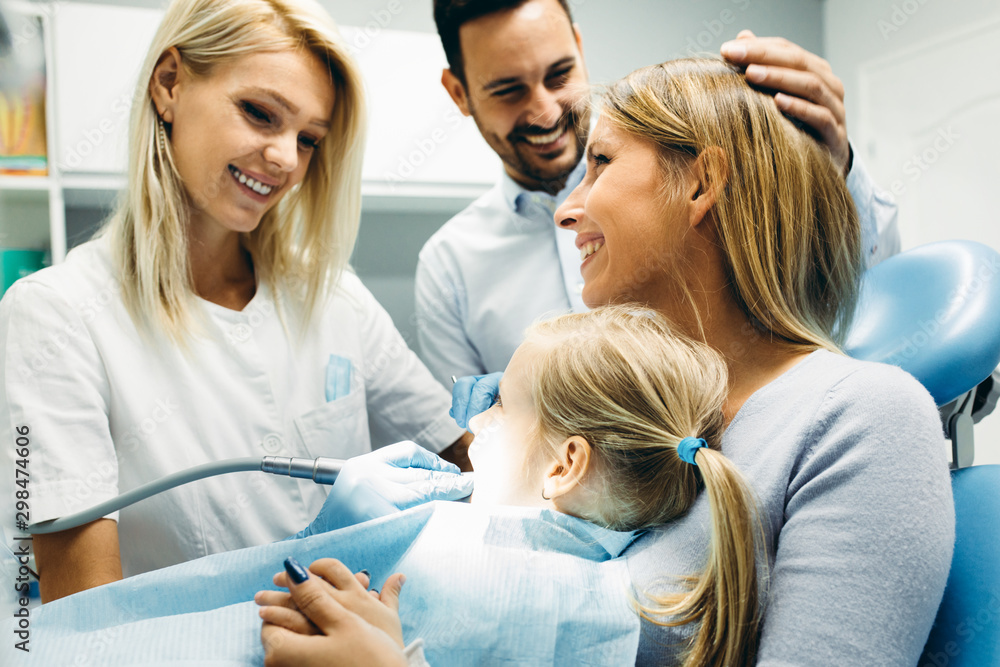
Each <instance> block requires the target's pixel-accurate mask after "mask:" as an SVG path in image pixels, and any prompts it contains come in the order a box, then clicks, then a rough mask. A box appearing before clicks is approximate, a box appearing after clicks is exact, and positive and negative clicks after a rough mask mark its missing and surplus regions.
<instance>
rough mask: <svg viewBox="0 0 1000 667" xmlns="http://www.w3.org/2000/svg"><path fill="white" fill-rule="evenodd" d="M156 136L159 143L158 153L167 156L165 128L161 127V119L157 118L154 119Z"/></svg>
mask: <svg viewBox="0 0 1000 667" xmlns="http://www.w3.org/2000/svg"><path fill="white" fill-rule="evenodd" d="M156 124H157V128H156V136H157V140H158V141H159V143H160V153H161V154H163V155H166V154H167V128H165V127H164V126H163V118H162V117H159V116H157V118H156Z"/></svg>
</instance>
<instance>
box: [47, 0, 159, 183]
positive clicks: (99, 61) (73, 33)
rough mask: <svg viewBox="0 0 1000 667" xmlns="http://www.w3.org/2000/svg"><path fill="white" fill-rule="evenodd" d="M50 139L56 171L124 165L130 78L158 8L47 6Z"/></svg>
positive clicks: (115, 170) (114, 170)
mask: <svg viewBox="0 0 1000 667" xmlns="http://www.w3.org/2000/svg"><path fill="white" fill-rule="evenodd" d="M52 7H53V15H52V26H53V36H54V40H53V51H54V58H55V63H54V66H53V68H52V74H53V76H54V77H55V87H54V88H55V90H54V94H55V100H54V101H55V105H56V114H55V116H56V146H55V150H52V151H50V153H51V155H52V156H53V157H54V159H55V161H56V164H57V166H58V167H59V170H60V171H61V172H63V173H66V172H69V173H85V174H122V173H124V172H125V164H126V152H125V149H126V147H127V141H128V117H129V111H130V108H131V103H132V94H133V92H134V91H135V85H136V79H137V77H138V75H139V69H140V68H141V67H142V61H143V58H145V56H146V51H147V50H148V49H149V45H150V43H151V42H152V40H153V34H154V33H155V32H156V28H157V27H158V26H159V23H160V19H161V18H162V16H163V12H162V11H160V10H156V9H141V8H136V7H110V6H104V5H92V4H89V3H86V4H85V3H74V2H62V3H56V4H54V5H53V6H52Z"/></svg>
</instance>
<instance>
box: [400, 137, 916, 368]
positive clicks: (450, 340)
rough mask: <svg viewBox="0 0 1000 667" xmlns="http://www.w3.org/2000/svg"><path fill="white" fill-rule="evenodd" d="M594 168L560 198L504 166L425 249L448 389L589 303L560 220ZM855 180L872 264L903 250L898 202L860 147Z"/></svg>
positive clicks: (423, 283)
mask: <svg viewBox="0 0 1000 667" xmlns="http://www.w3.org/2000/svg"><path fill="white" fill-rule="evenodd" d="M585 172H586V165H585V163H584V162H581V163H580V164H579V165H577V168H576V169H575V170H574V171H573V173H572V174H570V176H569V178H568V179H567V182H566V187H565V188H564V189H563V190H562V191H561V192H559V193H558V194H557V195H556V196H554V197H553V196H551V195H547V194H545V193H543V192H531V191H528V190H525V189H524V188H523V187H521V186H520V185H518V184H517V183H516V182H514V180H513V179H512V178H511V177H510V176H508V175H507V174H506V172H505V173H504V174H503V177H502V179H501V181H500V183H498V184H497V185H496V187H494V188H493V189H491V190H490V191H489V192H487V193H486V194H484V195H483V196H482V197H480V198H479V199H478V200H476V201H475V202H473V203H472V204H471V205H470V206H469V207H468V208H466V209H465V210H464V211H462V212H461V213H459V214H458V215H456V216H455V217H454V218H452V219H451V220H449V221H448V222H447V223H445V225H444V226H443V227H441V229H440V230H438V232H437V233H436V234H434V236H432V237H431V239H430V240H429V241H427V244H426V245H424V248H423V250H421V251H420V261H419V263H418V264H417V281H416V306H417V309H416V320H417V339H418V341H419V342H420V355H421V358H422V359H423V360H424V363H426V364H427V367H428V368H430V369H431V372H432V373H433V374H434V376H435V377H436V378H437V379H438V381H439V382H441V383H443V384H444V385H445V386H446V387H450V386H451V382H450V381H448V379H447V378H448V377H449V376H451V375H457V376H462V375H478V374H480V373H490V372H493V371H502V370H503V369H504V368H506V367H507V362H508V361H510V358H511V356H512V355H513V354H514V350H515V349H517V346H518V345H520V344H521V340H522V339H523V338H524V330H525V329H526V328H527V327H528V326H530V325H531V324H532V323H533V322H534V321H535V320H537V319H540V318H545V317H550V316H553V315H559V314H562V313H565V312H568V311H570V310H572V311H575V312H579V311H581V310H584V309H585V308H586V307H585V306H584V305H583V301H582V299H581V296H580V295H581V293H582V291H583V278H581V277H580V251H579V250H578V249H577V247H576V233H575V232H573V231H571V230H566V229H560V228H557V227H556V225H555V222H554V220H553V214H554V213H555V210H556V208H557V207H558V206H559V205H560V204H561V203H562V202H563V201H564V200H565V199H566V197H568V196H569V193H570V192H572V190H573V188H575V187H576V186H577V185H578V184H579V182H580V181H581V180H582V179H583V176H584V174H585ZM847 187H848V189H849V190H850V192H851V195H852V197H853V198H854V203H855V204H856V205H857V207H858V215H859V216H860V218H861V232H862V247H863V249H864V252H865V259H866V261H867V262H868V264H869V265H873V264H876V263H878V262H879V261H881V260H882V259H884V258H886V257H889V256H891V255H893V254H895V253H897V252H899V230H898V227H897V209H896V204H895V203H894V202H893V201H892V198H891V197H890V196H889V195H888V194H886V193H884V192H882V191H880V190H879V189H878V188H877V187H876V186H875V184H874V183H872V181H871V179H870V178H869V176H868V173H867V172H866V171H865V169H864V165H863V164H861V161H860V159H859V158H858V156H857V155H855V156H854V163H853V165H852V166H851V172H850V174H848V177H847Z"/></svg>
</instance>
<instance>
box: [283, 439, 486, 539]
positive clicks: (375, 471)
mask: <svg viewBox="0 0 1000 667" xmlns="http://www.w3.org/2000/svg"><path fill="white" fill-rule="evenodd" d="M471 493H472V476H471V475H462V474H460V471H459V469H458V466H456V465H454V464H451V463H448V462H447V461H445V460H444V459H442V458H441V457H440V456H438V455H437V454H433V453H431V452H429V451H427V450H426V449H424V448H423V447H421V446H420V445H418V444H417V443H415V442H410V441H409V440H404V441H403V442H397V443H396V444H394V445H389V446H388V447H383V448H381V449H377V450H375V451H374V452H370V453H368V454H365V455H363V456H356V457H354V458H352V459H349V460H348V461H347V463H346V464H345V465H344V468H343V470H341V471H340V474H339V475H337V481H336V482H335V483H334V485H333V487H332V488H331V489H330V495H328V496H327V498H326V501H325V502H324V503H323V508H322V509H321V510H320V511H319V514H318V515H317V516H316V518H315V519H313V522H312V523H310V524H309V525H308V526H306V527H305V529H303V530H302V531H300V532H299V533H297V534H296V535H294V536H293V538H299V537H308V536H310V535H316V534H318V533H325V532H327V531H331V530H337V529H338V528H344V527H346V526H353V525H354V524H356V523H361V522H363V521H368V520H370V519H375V518H378V517H380V516H386V515H388V514H393V513H395V512H400V511H402V510H405V509H409V508H410V507H413V506H415V505H420V504H423V503H429V502H431V501H432V500H461V499H462V498H466V497H468V496H469V495H470V494H471Z"/></svg>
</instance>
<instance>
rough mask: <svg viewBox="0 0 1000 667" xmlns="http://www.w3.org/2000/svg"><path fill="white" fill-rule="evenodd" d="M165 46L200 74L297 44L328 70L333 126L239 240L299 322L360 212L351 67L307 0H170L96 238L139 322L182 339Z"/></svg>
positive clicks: (183, 218)
mask: <svg viewBox="0 0 1000 667" xmlns="http://www.w3.org/2000/svg"><path fill="white" fill-rule="evenodd" d="M171 47H176V48H177V50H178V52H179V53H180V57H181V61H182V65H183V67H185V68H186V69H187V71H188V72H189V73H190V74H192V75H193V76H196V77H206V76H209V75H211V74H212V71H213V69H214V68H215V67H216V66H218V65H221V64H223V63H228V62H232V61H234V60H237V59H239V58H241V57H243V56H246V55H250V54H256V53H262V52H278V51H287V50H289V49H306V50H308V51H307V52H309V53H312V54H313V55H315V56H316V57H317V58H318V59H319V61H320V62H321V63H323V64H324V66H325V67H326V68H327V69H328V70H329V73H330V81H331V84H332V85H333V88H334V100H335V102H334V108H333V116H332V118H331V119H330V130H329V132H328V134H327V135H326V136H325V137H324V138H323V140H322V141H321V142H320V143H319V145H318V146H317V148H316V149H315V150H314V152H313V155H312V158H311V162H310V164H309V168H308V170H307V172H306V175H305V178H304V179H303V181H302V183H300V184H299V186H298V187H297V188H295V189H294V190H293V191H291V192H289V193H288V194H287V195H286V196H285V197H284V199H282V200H281V201H280V202H279V204H278V205H277V206H275V207H274V208H272V209H271V210H269V211H268V212H267V213H266V214H265V215H264V216H263V218H262V220H261V222H260V224H259V225H258V226H257V228H256V229H254V230H253V231H252V232H250V233H247V234H244V235H243V237H242V243H243V245H244V247H245V248H246V250H247V251H248V252H249V253H250V255H251V257H252V259H253V266H254V271H255V273H256V277H257V279H258V280H260V281H267V282H269V283H270V284H272V285H273V286H275V287H280V286H284V287H286V288H289V287H291V286H292V285H295V286H296V289H297V292H296V293H295V297H296V299H297V300H299V301H300V303H301V305H302V309H303V314H304V317H305V320H306V321H308V320H309V318H310V316H311V314H312V313H313V312H314V310H315V308H316V306H317V304H320V303H322V302H323V301H324V300H325V298H326V296H327V295H328V294H329V293H330V291H331V290H333V289H334V287H335V285H336V283H337V280H338V279H339V276H340V272H341V271H342V270H343V268H344V267H345V266H346V265H347V262H348V260H349V259H350V255H351V251H352V250H353V247H354V242H355V239H356V237H357V232H358V222H359V219H360V215H361V160H362V157H363V153H364V134H365V106H364V89H363V83H362V79H361V74H360V71H359V70H358V68H357V66H356V64H355V63H354V61H353V59H352V58H351V56H350V54H349V52H348V49H347V47H346V44H345V43H344V41H343V40H342V39H341V37H340V34H339V32H338V31H337V27H336V26H335V25H334V23H333V20H332V19H331V18H330V16H329V15H328V14H327V13H326V11H325V10H324V9H323V8H322V7H320V5H319V4H317V3H316V2H314V1H313V0H175V1H174V2H173V3H171V5H170V7H169V8H168V9H167V12H166V15H165V16H164V18H163V22H162V23H161V24H160V27H159V29H158V30H157V32H156V35H155V36H154V38H153V43H152V46H151V47H150V49H149V53H148V55H147V56H146V60H145V62H144V63H143V66H142V70H141V72H140V75H139V82H138V85H137V86H136V92H135V97H134V99H133V104H132V112H131V121H130V127H129V139H130V141H129V160H128V190H127V191H126V192H125V193H124V195H123V197H122V198H121V199H120V200H119V203H118V205H117V206H116V209H115V211H114V213H113V214H112V216H111V218H110V219H109V221H108V223H107V224H106V225H105V227H104V229H103V230H102V232H101V233H102V234H104V235H107V236H110V239H111V246H112V253H113V257H114V262H115V264H116V266H117V269H118V271H119V274H120V279H121V283H122V296H123V299H124V302H125V305H126V307H127V308H128V311H129V313H130V314H131V316H132V318H133V320H134V321H135V322H136V324H137V325H138V326H140V328H143V326H144V325H145V326H146V327H149V326H152V325H158V328H160V329H162V330H164V331H165V332H166V333H167V334H168V335H169V336H170V337H171V338H172V339H174V340H176V341H182V340H184V338H185V335H186V332H187V331H189V327H188V325H189V323H190V314H189V309H188V305H189V303H190V297H191V295H192V293H193V292H192V284H191V274H190V267H189V260H188V257H189V255H188V237H187V224H188V218H189V216H188V210H187V197H186V194H185V189H184V186H183V184H182V182H181V179H180V177H179V175H178V173H177V169H176V167H175V164H174V158H173V154H172V151H171V149H170V144H169V142H166V144H165V145H164V146H163V147H162V148H161V146H160V142H159V141H158V139H157V125H158V122H159V117H158V115H157V112H156V107H155V105H154V103H153V100H152V97H151V94H150V81H151V79H152V76H153V71H154V69H155V67H156V65H157V64H158V62H159V61H160V59H161V58H162V56H163V54H164V53H165V52H166V51H167V50H168V49H170V48H171Z"/></svg>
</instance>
